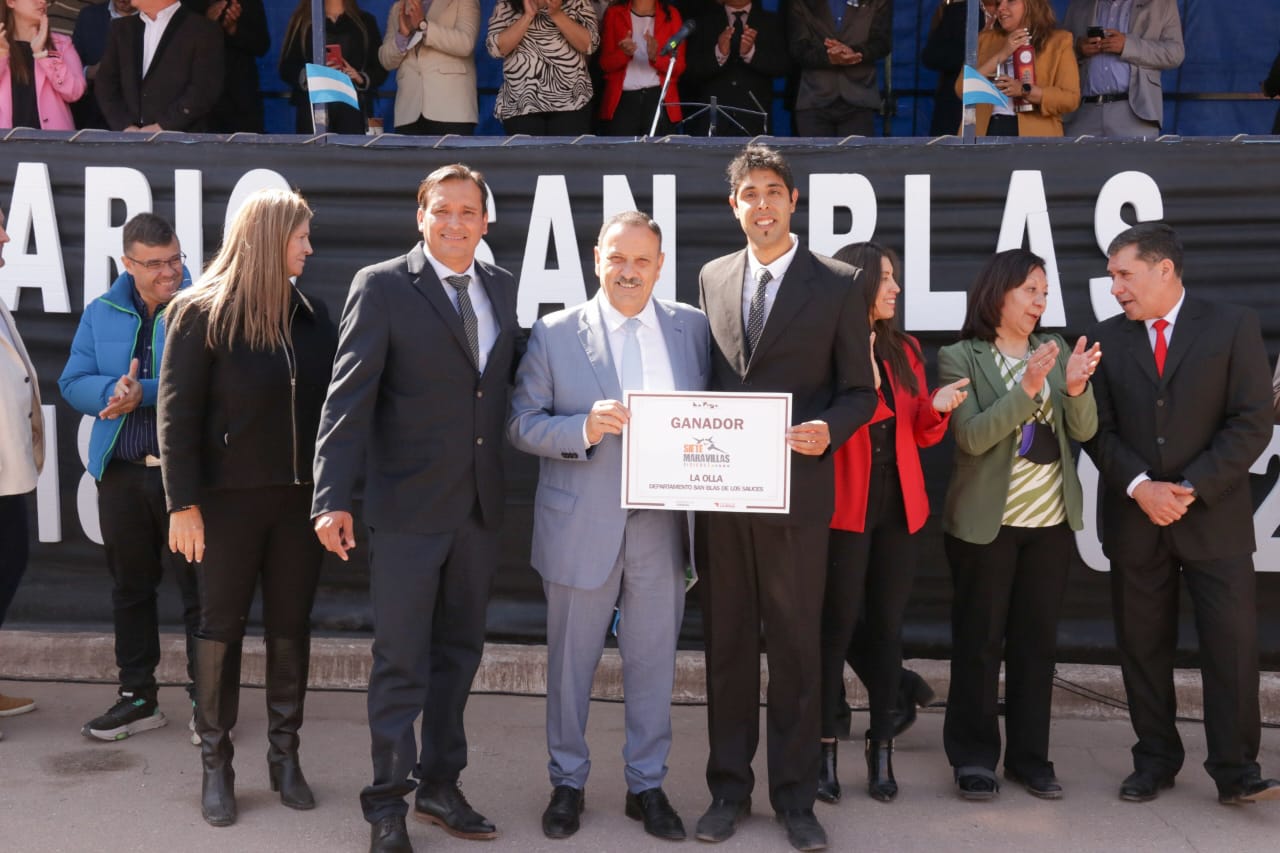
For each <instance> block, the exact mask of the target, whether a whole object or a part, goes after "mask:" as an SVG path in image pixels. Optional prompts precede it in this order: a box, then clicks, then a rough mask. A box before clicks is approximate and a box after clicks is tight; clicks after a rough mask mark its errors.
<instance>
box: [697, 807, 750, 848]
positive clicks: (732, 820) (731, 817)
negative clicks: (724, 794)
mask: <svg viewBox="0 0 1280 853" xmlns="http://www.w3.org/2000/svg"><path fill="white" fill-rule="evenodd" d="M749 814H751V800H749V799H746V800H726V799H722V798H720V797H716V798H715V799H713V800H712V801H711V805H710V806H709V807H708V808H707V810H706V812H705V813H703V815H702V817H700V818H698V826H697V829H695V830H694V836H695V837H696V838H697V839H698V840H699V841H710V842H712V843H716V842H720V841H724V840H726V839H728V838H730V837H731V836H732V835H733V831H734V830H735V829H737V824H738V821H739V820H741V819H742V818H744V817H746V816H747V815H749Z"/></svg>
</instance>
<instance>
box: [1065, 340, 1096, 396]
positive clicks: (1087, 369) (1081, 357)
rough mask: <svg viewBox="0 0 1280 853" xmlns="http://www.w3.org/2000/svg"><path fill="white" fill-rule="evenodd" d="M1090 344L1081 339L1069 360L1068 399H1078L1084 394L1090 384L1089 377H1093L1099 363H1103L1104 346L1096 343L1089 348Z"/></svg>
mask: <svg viewBox="0 0 1280 853" xmlns="http://www.w3.org/2000/svg"><path fill="white" fill-rule="evenodd" d="M1088 344H1089V340H1088V339H1087V338H1085V337H1081V338H1080V340H1078V341H1076V346H1075V349H1073V350H1072V351H1071V357H1070V358H1069V359H1067V396H1068V397H1076V396H1079V395H1080V394H1083V393H1084V388H1085V386H1086V385H1088V384H1089V377H1091V376H1093V372H1094V371H1095V370H1097V369H1098V362H1100V361H1102V344H1100V343H1095V344H1094V345H1093V346H1091V347H1088ZM1085 347H1088V349H1086V348H1085Z"/></svg>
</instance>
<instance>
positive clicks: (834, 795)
mask: <svg viewBox="0 0 1280 853" xmlns="http://www.w3.org/2000/svg"><path fill="white" fill-rule="evenodd" d="M819 743H820V745H821V747H822V763H821V764H819V765H818V799H819V800H822V802H824V803H838V802H840V775H839V773H838V768H837V765H838V762H837V761H836V747H837V744H836V743H835V742H834V741H832V742H831V743H827V742H826V741H820V742H819Z"/></svg>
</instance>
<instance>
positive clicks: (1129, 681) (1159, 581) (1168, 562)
mask: <svg viewBox="0 0 1280 853" xmlns="http://www.w3.org/2000/svg"><path fill="white" fill-rule="evenodd" d="M1179 569H1181V572H1179ZM1180 579H1182V580H1185V581H1186V584H1187V591H1188V592H1189V593H1190V594H1191V603H1192V606H1193V607H1194V609H1195V619H1196V634H1197V635H1198V637H1199V641H1200V673H1201V678H1202V681H1203V684H1204V728H1205V740H1206V744H1207V746H1208V758H1207V759H1206V760H1205V762H1204V767H1205V770H1207V771H1209V775H1210V776H1212V777H1213V779H1214V781H1216V782H1217V783H1218V784H1219V785H1229V784H1231V783H1233V782H1236V781H1237V780H1239V779H1240V778H1241V777H1242V776H1245V775H1249V774H1252V773H1257V772H1259V767H1258V761H1257V759H1258V744H1259V740H1260V738H1261V721H1260V714H1259V710H1258V616H1257V597H1256V589H1257V581H1256V576H1255V575H1254V571H1253V560H1252V558H1250V557H1249V556H1242V557H1227V558H1221V559H1217V560H1184V559H1180V558H1179V556H1178V554H1177V552H1176V550H1175V549H1174V548H1173V547H1172V543H1171V541H1170V537H1169V536H1167V535H1162V536H1161V537H1160V546H1159V548H1158V549H1157V551H1156V552H1155V553H1154V554H1152V555H1151V557H1150V559H1149V560H1147V561H1146V562H1144V563H1112V564H1111V601H1112V608H1113V611H1114V615H1115V624H1116V639H1117V641H1118V643H1119V646H1120V664H1121V670H1122V672H1123V674H1124V688H1125V694H1126V696H1127V697H1128V700H1129V716H1130V719H1131V720H1132V722H1133V730H1134V733H1135V734H1137V736H1138V742H1137V744H1135V745H1134V747H1133V764H1134V767H1135V769H1138V770H1148V771H1150V772H1152V773H1153V774H1155V775H1157V776H1173V775H1174V774H1175V773H1177V772H1178V770H1179V769H1181V767H1182V761H1183V757H1184V755H1185V753H1184V752H1183V748H1182V739H1181V738H1179V737H1178V730H1177V728H1176V727H1175V726H1174V716H1175V714H1176V712H1177V699H1176V697H1175V695H1174V690H1173V660H1174V653H1175V650H1176V649H1177V641H1178V587H1179V581H1180Z"/></svg>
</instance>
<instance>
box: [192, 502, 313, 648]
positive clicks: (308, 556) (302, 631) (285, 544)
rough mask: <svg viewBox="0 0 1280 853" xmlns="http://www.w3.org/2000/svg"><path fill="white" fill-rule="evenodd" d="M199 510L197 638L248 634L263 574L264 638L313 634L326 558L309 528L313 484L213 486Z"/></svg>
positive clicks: (231, 640) (232, 639) (234, 639)
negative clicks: (201, 527)
mask: <svg viewBox="0 0 1280 853" xmlns="http://www.w3.org/2000/svg"><path fill="white" fill-rule="evenodd" d="M200 511H201V514H202V515H203V516H204V540H205V551H204V561H203V562H202V563H200V564H199V565H198V566H197V569H196V576H197V577H198V578H199V581H200V629H199V636H200V637H201V638H202V639H205V640H215V641H217V642H219V643H228V644H232V645H234V644H236V643H239V642H240V641H241V640H242V639H244V631H245V625H246V624H248V621H249V608H250V607H251V606H252V605H253V593H254V589H255V588H256V587H257V586H258V581H259V579H261V581H262V626H263V632H264V633H265V634H266V636H267V637H268V638H272V637H275V638H280V639H290V638H293V639H297V638H302V637H308V636H310V634H311V606H312V604H314V603H315V597H316V583H317V582H318V581H319V579H320V562H321V559H322V558H323V556H324V548H323V547H322V546H321V545H320V540H318V539H317V538H316V534H315V532H314V531H313V530H312V527H311V486H310V485H301V486H266V487H261V488H253V489H217V490H211V491H207V492H205V494H204V496H203V502H202V503H201V504H200Z"/></svg>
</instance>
